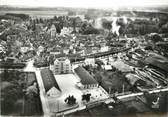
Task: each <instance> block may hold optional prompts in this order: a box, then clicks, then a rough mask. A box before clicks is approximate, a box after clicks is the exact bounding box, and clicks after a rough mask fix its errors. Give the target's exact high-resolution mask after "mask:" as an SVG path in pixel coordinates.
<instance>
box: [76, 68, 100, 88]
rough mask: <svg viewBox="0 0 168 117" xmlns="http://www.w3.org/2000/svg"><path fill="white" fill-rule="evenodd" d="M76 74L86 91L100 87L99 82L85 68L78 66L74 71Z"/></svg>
mask: <svg viewBox="0 0 168 117" xmlns="http://www.w3.org/2000/svg"><path fill="white" fill-rule="evenodd" d="M74 71H75V74H76V75H77V76H78V77H79V78H80V82H81V83H82V85H83V87H84V89H89V88H95V87H98V82H97V81H96V80H95V79H94V78H93V77H92V76H91V75H90V74H89V72H87V71H86V70H85V69H84V68H83V67H81V66H78V67H77V68H75V69H74Z"/></svg>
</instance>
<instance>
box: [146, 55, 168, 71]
mask: <svg viewBox="0 0 168 117" xmlns="http://www.w3.org/2000/svg"><path fill="white" fill-rule="evenodd" d="M145 62H146V63H147V64H151V65H153V66H156V67H158V68H160V69H162V70H164V71H166V72H168V60H166V59H164V58H162V57H155V56H150V57H147V58H146V59H145Z"/></svg>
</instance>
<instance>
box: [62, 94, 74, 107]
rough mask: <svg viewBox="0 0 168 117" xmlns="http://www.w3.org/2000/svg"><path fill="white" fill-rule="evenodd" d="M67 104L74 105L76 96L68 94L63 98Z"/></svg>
mask: <svg viewBox="0 0 168 117" xmlns="http://www.w3.org/2000/svg"><path fill="white" fill-rule="evenodd" d="M64 101H65V102H66V103H67V104H68V105H74V104H76V98H75V97H74V96H73V95H72V96H70V95H69V96H68V97H67V98H66V99H65V100H64Z"/></svg>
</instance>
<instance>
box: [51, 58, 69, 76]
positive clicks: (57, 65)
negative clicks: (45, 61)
mask: <svg viewBox="0 0 168 117" xmlns="http://www.w3.org/2000/svg"><path fill="white" fill-rule="evenodd" d="M50 69H51V70H52V71H53V73H54V74H68V73H71V72H72V65H71V63H70V60H69V59H67V58H61V59H56V60H55V61H54V65H50Z"/></svg>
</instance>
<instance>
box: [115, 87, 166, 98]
mask: <svg viewBox="0 0 168 117" xmlns="http://www.w3.org/2000/svg"><path fill="white" fill-rule="evenodd" d="M166 91H168V87H165V88H162V89H154V90H152V91H149V93H159V92H166ZM143 94H144V93H143V92H140V93H132V94H128V95H122V96H117V98H118V99H124V98H131V97H136V96H141V95H143Z"/></svg>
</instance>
